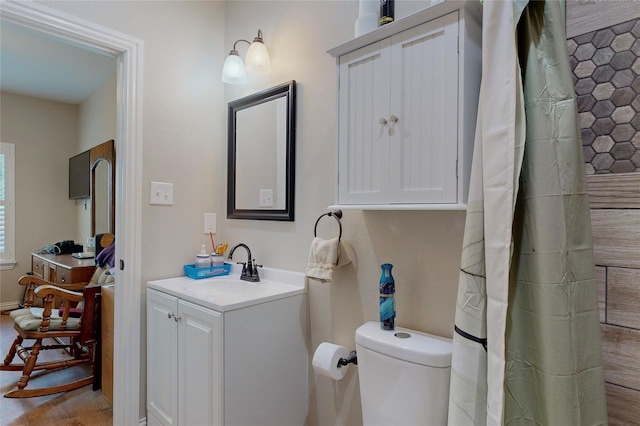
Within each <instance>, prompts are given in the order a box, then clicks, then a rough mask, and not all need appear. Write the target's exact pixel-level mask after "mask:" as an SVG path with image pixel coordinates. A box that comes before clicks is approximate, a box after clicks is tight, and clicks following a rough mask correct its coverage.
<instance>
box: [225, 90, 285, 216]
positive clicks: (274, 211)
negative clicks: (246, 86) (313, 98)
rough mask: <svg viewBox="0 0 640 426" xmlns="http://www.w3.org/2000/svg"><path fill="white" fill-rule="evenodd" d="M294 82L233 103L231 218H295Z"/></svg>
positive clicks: (230, 172) (231, 123)
mask: <svg viewBox="0 0 640 426" xmlns="http://www.w3.org/2000/svg"><path fill="white" fill-rule="evenodd" d="M295 84H296V82H295V81H293V80H292V81H290V82H287V83H284V84H281V85H279V86H275V87H272V88H270V89H267V90H264V91H262V92H258V93H255V94H253V95H250V96H247V97H244V98H241V99H238V100H235V101H232V102H229V117H228V120H229V129H228V131H229V140H228V169H227V173H228V175H227V178H228V179H227V217H228V218H229V219H261V220H281V221H293V220H294V191H295V188H294V184H295V109H296V97H295Z"/></svg>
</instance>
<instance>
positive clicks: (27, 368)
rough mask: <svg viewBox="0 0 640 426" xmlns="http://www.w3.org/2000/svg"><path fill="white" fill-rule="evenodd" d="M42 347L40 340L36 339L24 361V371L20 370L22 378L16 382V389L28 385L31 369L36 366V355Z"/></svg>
mask: <svg viewBox="0 0 640 426" xmlns="http://www.w3.org/2000/svg"><path fill="white" fill-rule="evenodd" d="M41 347H42V339H36V341H35V343H34V344H33V347H32V348H31V352H30V353H29V356H28V357H27V359H26V360H25V361H24V369H23V370H22V376H21V377H20V380H18V389H20V390H22V389H24V388H25V386H27V383H29V377H30V376H31V373H32V372H33V368H34V367H35V365H36V361H37V360H38V354H39V353H40V348H41Z"/></svg>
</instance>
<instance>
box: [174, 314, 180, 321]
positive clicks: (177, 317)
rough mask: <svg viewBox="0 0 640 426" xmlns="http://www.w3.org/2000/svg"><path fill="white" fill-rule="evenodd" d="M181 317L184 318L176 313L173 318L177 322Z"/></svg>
mask: <svg viewBox="0 0 640 426" xmlns="http://www.w3.org/2000/svg"><path fill="white" fill-rule="evenodd" d="M181 319H182V318H180V317H179V316H175V315H174V317H173V320H174V321H175V322H178V321H180V320H181Z"/></svg>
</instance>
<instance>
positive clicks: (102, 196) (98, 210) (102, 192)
mask: <svg viewBox="0 0 640 426" xmlns="http://www.w3.org/2000/svg"><path fill="white" fill-rule="evenodd" d="M90 152H91V235H96V234H103V233H107V232H110V233H115V228H116V226H115V184H114V183H115V160H116V156H115V147H114V141H113V140H109V141H107V142H104V143H102V144H100V145H96V146H94V147H93V148H91V150H90Z"/></svg>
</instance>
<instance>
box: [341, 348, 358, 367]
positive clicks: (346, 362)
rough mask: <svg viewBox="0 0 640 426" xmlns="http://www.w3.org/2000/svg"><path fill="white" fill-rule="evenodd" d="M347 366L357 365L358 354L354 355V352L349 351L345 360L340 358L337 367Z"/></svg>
mask: <svg viewBox="0 0 640 426" xmlns="http://www.w3.org/2000/svg"><path fill="white" fill-rule="evenodd" d="M349 364H354V365H358V354H356V351H351V352H350V353H349V356H348V357H347V358H340V359H339V360H338V365H337V367H343V366H345V365H349Z"/></svg>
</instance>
